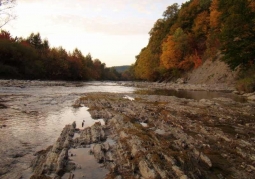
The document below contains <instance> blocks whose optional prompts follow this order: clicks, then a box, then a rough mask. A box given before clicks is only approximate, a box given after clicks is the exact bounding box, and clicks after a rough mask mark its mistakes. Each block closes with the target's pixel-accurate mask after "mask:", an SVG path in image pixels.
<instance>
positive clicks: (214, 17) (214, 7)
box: [210, 0, 221, 28]
mask: <svg viewBox="0 0 255 179" xmlns="http://www.w3.org/2000/svg"><path fill="white" fill-rule="evenodd" d="M218 8H219V0H213V1H212V3H211V7H210V27H211V28H217V27H218V26H219V17H220V15H221V12H220V11H219V10H218Z"/></svg>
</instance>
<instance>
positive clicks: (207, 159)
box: [194, 149, 212, 168]
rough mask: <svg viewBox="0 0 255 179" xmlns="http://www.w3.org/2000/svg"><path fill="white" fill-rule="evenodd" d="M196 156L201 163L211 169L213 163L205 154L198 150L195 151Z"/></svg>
mask: <svg viewBox="0 0 255 179" xmlns="http://www.w3.org/2000/svg"><path fill="white" fill-rule="evenodd" d="M194 154H195V155H196V156H197V157H199V158H200V160H201V161H203V162H204V163H205V164H207V166H208V167H209V168H211V167H212V162H211V160H210V159H209V157H207V156H206V155H205V154H203V152H199V151H198V150H196V149H194Z"/></svg>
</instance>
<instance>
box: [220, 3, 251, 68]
mask: <svg viewBox="0 0 255 179" xmlns="http://www.w3.org/2000/svg"><path fill="white" fill-rule="evenodd" d="M219 9H220V10H221V12H222V14H221V16H220V18H221V23H222V30H221V33H220V37H221V38H220V39H221V45H222V48H221V49H222V52H223V53H224V57H223V60H224V61H225V62H226V63H227V64H228V65H229V66H230V67H231V68H232V69H234V68H235V67H237V66H238V65H240V64H241V65H243V66H246V65H249V64H251V63H253V64H254V62H255V58H254V57H255V50H254V49H255V28H254V17H255V13H254V12H253V11H252V8H251V6H250V3H249V1H248V0H242V1H240V0H229V1H224V0H220V3H219Z"/></svg>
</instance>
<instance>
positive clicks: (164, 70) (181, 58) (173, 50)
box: [134, 0, 255, 91]
mask: <svg viewBox="0 0 255 179" xmlns="http://www.w3.org/2000/svg"><path fill="white" fill-rule="evenodd" d="M254 20H255V1H251V0H243V1H239V0H231V1H225V0H213V1H211V0H190V1H187V2H186V3H184V4H182V5H181V6H179V5H178V4H176V3H175V4H172V5H170V6H168V7H167V8H166V11H165V12H163V16H162V18H160V19H158V20H157V21H156V22H155V24H154V26H153V27H152V29H151V30H150V32H149V34H150V39H149V43H148V45H147V46H146V47H144V48H143V49H142V50H141V52H140V54H139V55H137V56H136V62H135V64H134V76H135V78H136V79H138V80H148V81H169V80H175V79H177V78H180V77H187V74H188V77H189V78H190V82H192V83H204V82H206V83H218V82H219V83H225V82H227V83H234V81H235V79H236V77H237V73H236V72H234V73H235V75H234V76H232V71H234V70H235V69H236V68H238V69H239V74H238V77H239V81H240V83H241V84H240V85H239V86H241V88H243V89H242V90H247V91H254V90H255V82H254V81H255V75H254V74H255V73H254V69H255V65H254V64H255V58H254V56H255V50H254V46H255V29H254V28H253V26H254ZM217 54H221V55H220V56H217ZM215 59H217V60H215ZM220 61H221V62H220ZM204 63H205V64H204ZM203 64H204V65H203ZM213 65H215V66H219V69H218V70H220V71H219V72H216V71H215V72H214V70H215V69H214V68H211V69H210V71H208V70H206V68H209V67H206V66H213ZM201 66H205V67H202V68H201V69H200V67H201ZM221 66H222V68H221ZM223 66H224V67H223ZM193 71H194V72H193ZM223 71H225V72H223ZM225 73H226V74H225ZM191 74H193V75H191ZM195 74H197V75H195ZM219 74H220V75H225V76H228V77H222V78H221V77H220V75H219ZM190 75H191V76H190ZM208 75H209V76H208ZM231 76H232V77H231ZM230 77H231V79H230ZM216 78H217V79H216ZM220 78H221V79H220ZM206 79H208V80H206ZM224 79H225V80H224ZM228 80H230V81H228ZM233 80H234V81H233ZM239 81H238V82H237V83H239Z"/></svg>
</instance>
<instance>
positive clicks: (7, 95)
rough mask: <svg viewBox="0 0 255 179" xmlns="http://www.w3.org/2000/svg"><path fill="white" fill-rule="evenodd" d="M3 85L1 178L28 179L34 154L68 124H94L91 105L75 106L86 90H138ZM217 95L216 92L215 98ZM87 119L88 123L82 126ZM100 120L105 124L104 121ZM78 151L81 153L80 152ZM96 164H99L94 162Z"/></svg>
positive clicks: (91, 85)
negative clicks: (74, 122) (27, 174)
mask: <svg viewBox="0 0 255 179" xmlns="http://www.w3.org/2000/svg"><path fill="white" fill-rule="evenodd" d="M0 85H1V86H0V178H1V179H12V178H13V179H16V178H17V179H18V178H26V175H25V174H24V171H26V170H27V169H28V168H29V166H30V164H31V161H32V159H33V158H34V156H33V154H34V153H36V152H37V151H39V150H42V149H45V148H46V147H47V146H49V145H52V144H53V143H54V142H55V141H56V140H57V138H58V137H59V135H60V133H61V131H62V129H63V128H64V126H65V125H66V124H71V123H72V122H73V121H76V123H77V127H78V128H84V127H88V126H91V125H93V123H94V122H95V120H92V119H91V117H90V114H89V113H88V111H87V109H88V108H86V107H81V108H73V107H72V104H74V101H75V100H77V99H79V97H80V96H82V95H83V94H84V93H88V92H111V93H125V94H127V95H125V96H124V97H129V96H128V94H129V93H133V92H134V91H136V90H138V89H136V88H134V87H125V86H122V85H119V84H117V83H112V82H49V81H18V80H0ZM147 93H148V92H147ZM157 93H159V94H160V95H175V96H177V97H185V96H186V97H187V98H195V97H194V95H193V97H192V96H191V95H189V94H190V93H188V92H185V95H184V94H182V95H181V96H178V95H179V93H171V94H166V92H164V93H163V92H162V91H157ZM186 93H187V94H186ZM222 94H223V93H220V94H217V95H218V96H221V95H222ZM201 95H202V96H203V98H204V97H206V96H207V97H208V95H209V96H210V95H212V93H210V94H209V93H208V94H206V96H204V93H203V92H200V94H196V95H195V96H201ZM217 95H215V94H214V93H213V97H217ZM132 100H133V99H132ZM83 120H85V125H84V126H83V127H82V121H83ZM99 121H101V122H102V123H103V120H99ZM79 150H85V149H79ZM74 152H77V153H79V151H74ZM89 160H92V158H89ZM93 165H96V164H95V163H93ZM25 173H26V172H25ZM22 176H23V177H22ZM88 178H89V176H88Z"/></svg>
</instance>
